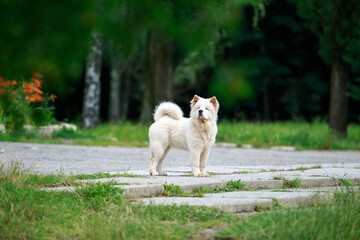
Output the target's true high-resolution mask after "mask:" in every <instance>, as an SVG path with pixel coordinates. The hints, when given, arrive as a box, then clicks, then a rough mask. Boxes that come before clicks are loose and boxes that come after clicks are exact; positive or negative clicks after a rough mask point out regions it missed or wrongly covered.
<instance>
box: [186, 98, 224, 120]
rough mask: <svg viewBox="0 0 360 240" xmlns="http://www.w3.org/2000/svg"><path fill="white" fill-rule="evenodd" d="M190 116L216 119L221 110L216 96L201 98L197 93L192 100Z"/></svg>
mask: <svg viewBox="0 0 360 240" xmlns="http://www.w3.org/2000/svg"><path fill="white" fill-rule="evenodd" d="M190 103H191V112H190V117H191V118H196V119H198V120H201V121H206V120H209V121H214V120H215V121H216V120H217V113H218V111H219V107H220V105H219V102H218V100H217V99H216V97H212V98H201V97H199V96H197V95H195V96H194V98H193V99H192V100H191V102H190Z"/></svg>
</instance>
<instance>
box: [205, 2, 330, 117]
mask: <svg viewBox="0 0 360 240" xmlns="http://www.w3.org/2000/svg"><path fill="white" fill-rule="evenodd" d="M232 13H233V15H235V16H238V17H237V18H238V19H239V20H238V21H237V22H238V25H240V23H241V22H243V24H241V25H240V26H239V27H237V31H233V32H228V33H227V34H226V35H225V36H224V38H223V40H222V41H221V45H219V47H222V48H223V50H221V52H223V53H222V55H220V56H221V57H219V59H218V62H220V64H217V66H216V67H215V69H214V72H215V74H214V76H213V78H212V81H211V84H210V91H214V90H215V91H217V92H219V94H220V95H219V96H222V97H221V99H225V98H228V99H227V100H225V102H224V101H222V102H223V103H226V102H227V103H231V104H223V107H222V113H223V114H226V115H227V116H228V117H230V118H235V119H238V120H244V119H251V120H262V121H270V120H274V119H275V120H277V119H289V118H290V119H301V118H305V117H306V118H308V119H311V118H314V117H315V116H318V115H320V114H324V112H323V111H322V109H323V106H324V105H326V104H327V103H326V101H324V100H326V98H327V95H326V94H327V88H328V86H327V82H326V81H324V80H323V78H325V77H326V76H327V75H326V74H324V71H326V70H327V68H326V66H325V65H324V64H323V62H322V60H321V58H320V57H319V56H317V54H316V45H315V44H314V42H316V37H315V36H314V34H313V33H312V32H311V31H309V30H308V29H306V28H305V27H304V26H303V20H302V19H301V18H300V17H299V16H298V15H297V13H296V8H295V7H294V6H293V5H291V4H289V3H287V2H286V1H283V0H272V1H271V3H270V4H268V5H267V6H266V16H265V17H263V18H261V19H259V20H258V25H257V26H256V27H254V26H253V24H251V21H249V20H250V19H251V18H252V16H253V15H254V13H253V11H252V8H250V7H248V8H237V9H234V8H233V9H232ZM314 51H315V53H314ZM233 68H234V69H233ZM232 69H233V70H232ZM231 77H232V78H233V80H231ZM224 79H225V80H224ZM226 79H227V80H226ZM234 82H235V83H234ZM241 82H243V83H242V84H240V83H241ZM226 89H227V90H226ZM227 105H228V106H227Z"/></svg>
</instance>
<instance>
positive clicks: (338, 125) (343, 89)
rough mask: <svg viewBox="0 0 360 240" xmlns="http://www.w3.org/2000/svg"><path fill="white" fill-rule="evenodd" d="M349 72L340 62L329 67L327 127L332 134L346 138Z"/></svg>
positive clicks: (335, 62)
mask: <svg viewBox="0 0 360 240" xmlns="http://www.w3.org/2000/svg"><path fill="white" fill-rule="evenodd" d="M348 77H349V70H348V69H347V67H346V66H345V65H344V64H342V63H341V62H340V61H334V62H333V63H332V67H331V86H330V88H331V89H330V111H329V125H330V128H331V130H332V132H333V133H336V134H340V135H341V136H347V108H348V97H347V92H348Z"/></svg>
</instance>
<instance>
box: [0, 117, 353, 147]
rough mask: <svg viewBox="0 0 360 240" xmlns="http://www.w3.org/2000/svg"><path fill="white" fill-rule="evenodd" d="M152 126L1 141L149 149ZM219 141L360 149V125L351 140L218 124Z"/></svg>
mask: <svg viewBox="0 0 360 240" xmlns="http://www.w3.org/2000/svg"><path fill="white" fill-rule="evenodd" d="M149 126H150V125H140V124H135V123H130V122H122V123H119V124H116V125H111V124H101V125H100V126H99V127H98V128H96V129H91V130H86V129H81V128H79V130H78V131H77V132H74V131H72V130H62V131H60V132H58V133H55V134H53V136H50V137H44V136H37V135H36V133H35V132H34V131H32V132H28V133H23V134H21V135H10V134H0V140H1V141H5V140H6V141H20V142H38V143H58V144H64V143H66V144H75V145H90V146H94V145H97V146H126V147H130V146H135V147H147V146H148V145H149V143H148V141H149V140H148V129H149ZM217 142H231V143H236V144H237V146H240V147H241V146H242V145H243V144H251V145H252V146H254V147H257V148H270V147H272V146H279V145H286V146H294V147H295V148H296V149H298V150H308V149H319V150H360V125H359V124H350V125H349V127H348V137H347V138H341V137H337V136H333V135H332V134H331V133H330V130H329V127H328V125H327V123H325V122H322V121H314V122H312V123H309V122H305V121H301V122H299V121H297V122H292V121H287V122H272V123H250V122H228V121H222V122H219V123H218V134H217Z"/></svg>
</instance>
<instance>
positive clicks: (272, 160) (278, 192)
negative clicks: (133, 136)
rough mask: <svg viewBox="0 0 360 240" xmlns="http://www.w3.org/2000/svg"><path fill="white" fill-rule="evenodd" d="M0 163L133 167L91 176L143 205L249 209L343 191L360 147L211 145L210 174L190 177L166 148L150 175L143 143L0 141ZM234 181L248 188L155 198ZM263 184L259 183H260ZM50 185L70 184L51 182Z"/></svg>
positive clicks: (356, 172)
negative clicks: (173, 189) (157, 172)
mask: <svg viewBox="0 0 360 240" xmlns="http://www.w3.org/2000/svg"><path fill="white" fill-rule="evenodd" d="M0 151H1V154H0V158H2V161H3V162H6V161H9V160H14V159H18V160H20V161H21V162H22V163H24V165H25V166H30V165H33V164H36V166H37V168H36V170H35V171H36V172H37V173H46V174H48V173H57V172H59V171H60V170H61V171H62V172H63V173H66V174H70V173H73V174H78V173H97V172H110V173H131V174H135V175H137V177H117V178H109V179H98V180H91V181H97V182H105V181H112V182H117V183H118V184H119V185H115V186H117V187H120V188H123V189H125V192H124V193H125V195H127V196H128V197H129V198H136V199H137V200H136V201H137V202H142V203H144V204H187V205H194V206H216V207H219V208H220V209H223V210H226V211H232V212H249V211H250V212H251V211H254V210H255V209H258V208H266V207H269V206H272V205H273V204H274V203H275V202H278V203H281V204H285V205H298V204H306V203H307V202H309V201H311V199H312V198H314V197H317V198H324V197H328V196H330V195H331V194H332V193H333V192H334V191H339V190H340V191H341V190H343V188H340V185H341V184H347V185H348V183H351V184H360V152H356V151H346V152H329V151H301V152H300V151H277V150H264V149H240V148H224V147H216V148H213V149H212V152H211V153H210V158H209V160H208V163H209V164H208V167H207V171H208V172H209V173H211V176H210V177H207V178H197V177H193V176H191V172H190V167H189V166H188V153H187V152H184V151H180V150H175V149H174V150H172V151H170V153H169V155H168V156H167V158H166V159H165V161H164V167H163V169H164V170H165V171H167V173H168V176H167V177H150V176H149V174H148V156H149V150H148V149H147V148H117V147H84V146H67V145H49V144H28V143H9V142H1V143H0ZM294 179H299V181H300V182H301V184H302V185H303V186H306V188H298V189H284V188H283V185H284V181H285V180H294ZM231 180H232V181H238V180H240V181H241V182H242V183H244V184H245V188H246V191H238V192H223V193H212V194H205V196H204V197H202V198H194V197H159V194H160V193H161V192H162V191H163V190H164V184H167V185H169V184H174V185H178V186H180V187H181V188H182V189H183V191H184V192H192V191H194V190H196V189H197V188H199V187H206V188H209V189H214V188H217V187H218V188H219V187H223V186H225V185H226V184H227V182H229V181H231ZM261 189H262V190H261ZM51 190H73V188H56V189H51Z"/></svg>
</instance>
